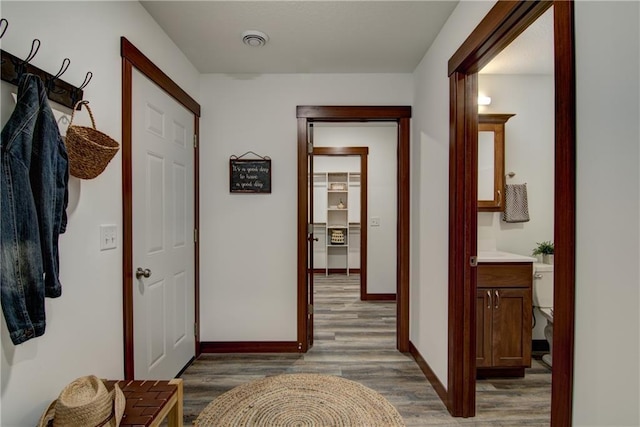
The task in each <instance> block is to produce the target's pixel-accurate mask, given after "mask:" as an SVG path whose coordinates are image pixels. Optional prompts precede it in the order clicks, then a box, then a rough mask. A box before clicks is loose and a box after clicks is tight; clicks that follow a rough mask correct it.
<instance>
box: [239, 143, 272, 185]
mask: <svg viewBox="0 0 640 427" xmlns="http://www.w3.org/2000/svg"><path fill="white" fill-rule="evenodd" d="M249 153H251V154H254V155H256V156H257V157H260V158H259V159H243V158H242V157H244V156H246V155H247V154H249ZM229 191H230V192H231V193H271V159H270V158H269V157H262V156H258V155H257V154H255V153H253V152H252V151H249V152H247V153H245V154H243V155H242V156H240V157H237V156H231V157H230V158H229Z"/></svg>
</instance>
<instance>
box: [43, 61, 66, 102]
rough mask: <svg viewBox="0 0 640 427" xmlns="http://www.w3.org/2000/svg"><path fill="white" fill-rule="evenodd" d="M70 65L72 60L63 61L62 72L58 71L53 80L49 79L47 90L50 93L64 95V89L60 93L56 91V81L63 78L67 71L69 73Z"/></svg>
mask: <svg viewBox="0 0 640 427" xmlns="http://www.w3.org/2000/svg"><path fill="white" fill-rule="evenodd" d="M70 64H71V60H70V59H69V58H64V59H63V60H62V66H61V67H60V70H59V71H58V73H57V74H56V75H55V76H53V77H52V78H50V79H47V90H48V91H49V92H54V93H58V94H62V93H64V89H62V90H58V91H56V90H55V87H56V80H57V79H59V78H60V76H62V75H63V74H64V73H65V71H67V68H69V65H70Z"/></svg>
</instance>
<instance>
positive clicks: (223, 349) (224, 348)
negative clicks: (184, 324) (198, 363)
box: [200, 341, 300, 353]
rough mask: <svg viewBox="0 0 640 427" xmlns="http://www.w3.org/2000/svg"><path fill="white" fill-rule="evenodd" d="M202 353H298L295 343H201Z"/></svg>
mask: <svg viewBox="0 0 640 427" xmlns="http://www.w3.org/2000/svg"><path fill="white" fill-rule="evenodd" d="M200 350H201V351H202V353H299V352H300V349H299V347H298V343H297V342H295V341H203V342H201V343H200Z"/></svg>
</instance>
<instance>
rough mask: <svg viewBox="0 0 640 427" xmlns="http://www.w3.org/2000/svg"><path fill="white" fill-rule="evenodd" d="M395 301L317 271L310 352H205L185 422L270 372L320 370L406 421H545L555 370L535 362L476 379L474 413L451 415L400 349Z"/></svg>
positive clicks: (191, 380)
mask: <svg viewBox="0 0 640 427" xmlns="http://www.w3.org/2000/svg"><path fill="white" fill-rule="evenodd" d="M395 308H396V307H395V304H394V303H393V302H362V301H360V300H359V276H358V275H353V274H352V275H350V276H349V277H347V276H344V275H331V276H324V275H321V274H320V275H316V280H315V322H316V323H315V326H316V330H315V343H314V346H313V348H312V349H311V350H310V351H309V352H308V353H306V354H299V353H286V354H204V355H202V356H201V357H200V359H198V360H197V361H195V362H194V363H193V364H192V365H191V366H190V367H189V368H188V369H187V370H186V371H185V372H184V374H183V375H182V378H183V380H184V393H185V396H184V415H185V425H191V423H192V421H193V420H195V419H196V418H197V415H198V414H199V413H200V411H202V409H204V408H205V407H206V406H207V404H208V403H209V402H210V401H211V400H213V399H214V398H215V397H217V396H219V395H220V394H222V393H224V392H225V391H227V390H230V389H231V388H233V387H235V386H237V385H240V384H243V383H246V382H248V381H252V380H255V379H259V378H263V377H265V376H270V375H279V374H284V373H298V372H315V373H322V374H329V375H336V376H341V377H344V378H347V379H349V380H352V381H357V382H359V383H361V384H363V385H365V386H367V387H370V388H372V389H374V390H376V391H377V392H379V393H381V394H382V395H383V396H384V397H386V398H387V399H388V400H389V401H390V402H391V404H393V405H394V406H395V407H396V409H398V411H399V412H400V414H401V415H402V417H403V418H404V421H405V424H406V425H407V426H432V425H436V426H444V425H447V426H455V425H476V426H482V425H486V426H496V425H502V426H515V425H528V426H547V425H548V419H549V396H550V386H551V375H550V373H549V371H548V370H547V369H546V368H544V367H542V366H541V365H540V364H539V362H538V361H537V360H534V361H533V367H532V368H531V369H529V370H528V371H527V375H526V377H525V379H516V380H492V381H478V390H479V392H478V396H477V401H478V413H479V415H478V416H477V417H476V418H470V419H461V418H452V417H451V416H450V415H449V413H448V412H447V410H446V408H445V406H444V404H443V403H442V401H441V400H440V398H439V397H438V395H437V394H436V392H435V391H434V390H433V388H432V387H431V386H430V384H429V383H428V382H427V380H426V379H425V377H424V374H423V373H422V372H421V371H420V369H419V368H418V366H417V364H416V363H415V362H414V360H413V359H412V358H411V357H410V356H409V355H405V354H402V353H399V352H398V351H397V350H396V349H395V330H396V328H395V316H396V310H395Z"/></svg>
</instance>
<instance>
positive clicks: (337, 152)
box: [313, 147, 369, 156]
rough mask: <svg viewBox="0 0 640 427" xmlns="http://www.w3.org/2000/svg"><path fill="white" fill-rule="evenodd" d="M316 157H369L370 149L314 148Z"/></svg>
mask: <svg viewBox="0 0 640 427" xmlns="http://www.w3.org/2000/svg"><path fill="white" fill-rule="evenodd" d="M313 155H314V156H367V155H369V147H313Z"/></svg>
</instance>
